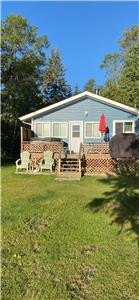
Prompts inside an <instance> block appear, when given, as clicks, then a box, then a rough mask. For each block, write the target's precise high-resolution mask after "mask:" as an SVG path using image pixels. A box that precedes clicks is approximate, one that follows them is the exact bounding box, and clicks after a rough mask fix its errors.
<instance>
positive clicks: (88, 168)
mask: <svg viewBox="0 0 139 300" xmlns="http://www.w3.org/2000/svg"><path fill="white" fill-rule="evenodd" d="M82 170H83V171H84V172H85V173H87V174H104V173H111V172H113V162H112V159H111V157H110V156H109V155H105V156H104V155H103V156H100V155H89V156H85V157H84V159H83V161H82Z"/></svg>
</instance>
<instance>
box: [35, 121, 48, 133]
mask: <svg viewBox="0 0 139 300" xmlns="http://www.w3.org/2000/svg"><path fill="white" fill-rule="evenodd" d="M36 134H37V136H38V137H50V123H49V122H37V123H36Z"/></svg>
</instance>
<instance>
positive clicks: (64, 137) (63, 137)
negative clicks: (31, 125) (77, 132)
mask: <svg viewBox="0 0 139 300" xmlns="http://www.w3.org/2000/svg"><path fill="white" fill-rule="evenodd" d="M53 124H66V136H54V135H53ZM52 137H55V138H61V139H67V138H68V122H64V121H62V122H52Z"/></svg>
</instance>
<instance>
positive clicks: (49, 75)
mask: <svg viewBox="0 0 139 300" xmlns="http://www.w3.org/2000/svg"><path fill="white" fill-rule="evenodd" d="M43 87H44V97H45V98H46V101H48V102H49V103H50V104H52V103H56V102H59V101H61V100H63V99H66V98H68V97H70V96H71V88H70V85H69V84H67V82H66V80H65V70H64V67H63V64H62V62H61V58H60V55H59V52H58V49H57V50H56V51H55V50H54V49H53V48H52V49H51V55H50V57H49V59H48V62H47V63H46V68H45V72H44V75H43Z"/></svg>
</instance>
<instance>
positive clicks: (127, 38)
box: [100, 25, 139, 106]
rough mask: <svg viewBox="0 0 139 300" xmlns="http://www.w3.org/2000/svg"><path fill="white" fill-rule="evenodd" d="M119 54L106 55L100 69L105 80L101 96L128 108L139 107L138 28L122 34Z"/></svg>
mask: <svg viewBox="0 0 139 300" xmlns="http://www.w3.org/2000/svg"><path fill="white" fill-rule="evenodd" d="M119 46H120V49H119V52H117V53H113V54H107V55H106V56H105V57H104V60H103V63H102V64H101V66H100V67H101V68H105V69H106V71H107V72H106V77H107V80H106V82H105V84H104V87H103V90H102V94H103V96H105V97H110V98H111V99H113V100H117V101H119V102H122V103H125V104H127V105H130V106H139V26H138V25H135V26H133V27H131V28H130V29H129V30H125V31H124V32H123V35H122V38H121V39H120V40H119Z"/></svg>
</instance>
